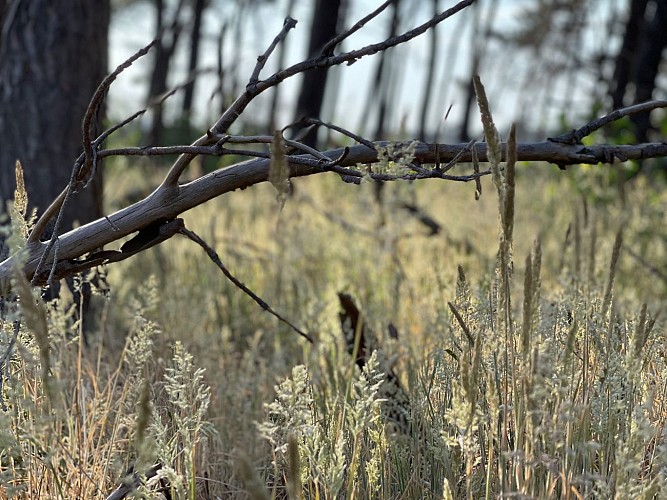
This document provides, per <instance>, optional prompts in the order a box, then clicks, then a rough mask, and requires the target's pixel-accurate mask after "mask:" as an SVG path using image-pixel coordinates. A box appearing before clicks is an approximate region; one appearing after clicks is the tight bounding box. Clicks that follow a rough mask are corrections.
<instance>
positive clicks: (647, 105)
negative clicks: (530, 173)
mask: <svg viewBox="0 0 667 500" xmlns="http://www.w3.org/2000/svg"><path fill="white" fill-rule="evenodd" d="M657 108H667V100H661V101H648V102H642V103H640V104H635V105H633V106H628V107H627V108H621V109H617V110H615V111H612V112H611V113H609V114H608V115H605V116H603V117H601V118H596V119H595V120H592V121H590V122H588V123H587V124H586V125H584V126H583V127H580V128H578V129H576V130H572V131H571V132H568V133H566V134H562V135H559V136H557V137H552V138H550V139H549V140H551V141H554V142H560V143H563V144H581V140H582V139H583V138H584V137H586V136H589V135H591V134H592V133H593V132H595V131H596V130H598V129H600V128H602V127H604V126H605V125H608V124H610V123H612V122H614V121H616V120H619V119H621V118H623V117H624V116H629V115H633V114H635V113H643V112H646V111H651V110H654V109H657Z"/></svg>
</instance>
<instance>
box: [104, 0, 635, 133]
mask: <svg viewBox="0 0 667 500" xmlns="http://www.w3.org/2000/svg"><path fill="white" fill-rule="evenodd" d="M496 1H497V2H498V4H497V5H498V9H497V10H496V11H495V15H494V18H493V22H492V27H493V29H494V30H496V31H499V32H511V31H513V30H516V29H518V26H519V25H520V23H521V20H522V16H523V15H524V12H525V9H526V7H527V6H529V5H530V4H531V3H534V0H496ZM591 1H594V2H596V5H597V7H595V8H594V9H593V13H594V17H595V21H596V22H597V23H599V24H600V25H603V24H604V22H605V19H606V17H608V16H609V15H610V13H611V12H614V9H618V8H619V6H620V5H621V4H622V3H623V2H622V0H591ZM491 2H492V0H479V3H478V6H477V8H476V9H471V8H469V9H465V10H464V11H463V12H461V13H459V14H456V15H455V16H453V17H452V18H450V19H447V20H445V21H444V22H443V23H441V24H440V25H439V26H438V27H437V28H436V29H437V36H438V40H439V42H438V43H439V45H441V46H442V51H441V54H442V56H441V57H440V58H439V62H438V65H437V68H436V77H435V82H434V87H435V92H434V96H433V104H432V106H430V107H429V111H428V113H429V114H428V118H429V123H430V128H431V130H433V131H435V130H436V129H437V130H438V131H439V132H438V139H439V140H443V141H447V140H451V139H452V138H454V137H455V135H456V132H457V131H458V124H459V122H460V120H461V117H462V114H463V112H464V109H465V105H464V102H463V99H464V92H463V91H464V88H465V86H466V84H467V82H468V78H469V75H470V62H471V58H472V47H473V45H474V43H475V41H474V40H473V39H472V37H471V32H472V31H471V25H472V22H473V21H474V19H475V18H477V19H486V16H488V13H489V12H490V10H489V9H490V7H491ZM313 3H314V2H312V1H311V0H296V2H295V9H294V11H293V12H292V13H291V16H292V17H294V18H295V19H297V21H299V22H298V24H297V26H296V28H295V29H294V30H292V31H291V32H290V34H289V36H288V38H287V40H286V43H287V61H288V64H293V63H296V62H299V61H301V60H302V59H303V58H304V57H305V50H306V47H307V39H308V31H309V24H310V17H311V13H312V4H313ZM379 3H380V2H379V0H376V1H370V0H353V1H352V8H351V9H350V11H349V13H348V20H347V25H348V26H349V25H351V24H352V23H353V22H356V21H357V20H358V19H360V18H361V17H363V16H364V15H365V14H367V13H368V12H370V11H371V10H373V9H374V8H375V7H376V6H377V5H379ZM455 3H456V2H455V1H454V0H441V1H440V8H441V10H444V9H446V8H449V7H451V6H452V5H454V4H455ZM224 4H225V2H221V5H222V6H217V5H216V6H213V7H211V8H210V9H209V10H208V14H207V17H206V19H205V23H204V33H206V39H205V40H204V42H203V44H202V49H201V54H202V60H201V61H200V66H201V67H206V66H210V67H214V66H215V64H216V60H217V47H216V44H215V43H216V42H215V40H214V38H215V36H217V33H218V32H219V26H220V19H221V18H223V17H224V12H223V11H221V9H222V8H224V7H223V6H224ZM286 4H287V0H277V1H275V2H274V3H273V4H272V5H270V6H264V7H261V8H257V9H256V11H255V12H254V13H253V16H251V17H250V18H249V22H248V26H247V27H246V29H245V30H244V31H245V38H244V40H243V44H242V47H231V46H228V47H227V48H226V51H225V54H224V58H225V59H226V60H231V58H232V57H233V55H232V51H240V52H239V54H240V60H241V64H242V68H243V69H242V71H241V74H242V75H247V77H249V76H250V74H251V72H252V69H253V67H254V64H255V60H256V57H257V55H258V54H260V53H262V52H264V50H265V49H266V47H267V46H268V44H269V43H270V41H271V40H272V39H273V37H274V36H275V35H276V34H277V33H278V32H279V31H280V29H281V27H282V24H283V19H284V17H285V15H286ZM406 4H407V5H408V7H409V8H408V9H407V13H406V15H404V19H402V29H409V28H411V27H414V26H417V25H418V24H420V23H421V22H424V21H425V20H427V19H428V18H429V17H430V16H431V11H430V10H431V3H430V2H416V1H414V0H413V3H412V4H410V3H409V2H406ZM605 16H606V17H605ZM407 17H409V19H407ZM388 21H389V16H388V13H386V12H385V13H383V15H381V16H380V17H378V18H377V19H375V20H374V21H373V22H371V23H369V24H368V25H367V26H366V27H365V28H364V29H362V30H360V31H359V32H358V33H357V34H355V35H353V36H352V37H350V38H349V39H348V40H347V41H346V42H345V44H344V45H343V49H344V50H350V49H353V48H359V47H362V46H365V45H368V44H370V43H374V42H378V41H381V40H382V39H383V38H384V34H385V32H386V29H387V28H386V27H387V24H388ZM153 34H154V27H153V11H152V8H151V7H150V5H149V4H148V3H141V2H140V3H138V4H135V5H132V6H131V7H127V8H125V9H122V10H120V11H118V10H117V11H116V13H115V15H114V16H113V18H112V24H111V28H110V65H111V67H115V66H116V65H118V64H120V63H121V62H123V60H124V59H126V58H127V57H128V56H129V55H131V54H132V53H133V52H135V51H136V50H138V49H139V48H140V47H141V46H143V45H145V44H147V43H148V42H149V41H150V40H151V38H152V36H153ZM581 40H582V44H583V45H584V46H585V47H587V50H595V49H596V48H597V47H604V48H605V49H608V48H609V47H608V44H609V43H613V40H611V39H610V38H609V37H606V36H605V33H604V31H603V30H602V31H601V32H598V33H595V32H594V31H593V30H589V32H587V33H585V34H584V35H582V36H581ZM428 43H429V38H428V34H426V35H423V36H421V37H418V38H416V39H414V40H412V41H410V42H408V43H407V44H406V45H404V46H401V47H397V48H396V49H394V50H395V52H396V54H395V59H394V61H395V64H401V66H402V67H401V69H400V71H401V72H404V75H403V78H400V79H399V80H398V81H397V85H398V88H399V92H398V95H399V97H398V98H397V100H396V101H397V102H396V103H395V105H394V106H393V107H392V112H391V114H390V116H389V118H388V120H389V127H388V128H390V129H393V130H395V131H396V133H398V131H399V130H400V129H401V128H402V129H404V132H403V133H406V134H408V135H409V134H410V133H411V132H414V131H415V130H416V127H417V123H418V120H419V113H420V108H421V96H422V95H423V87H424V83H423V81H424V71H425V68H426V67H427V56H428ZM453 44H454V45H453ZM547 49H548V48H547ZM612 50H613V48H612ZM488 53H489V56H488V57H487V58H486V59H485V60H483V61H482V64H481V66H480V70H479V73H480V76H481V78H482V81H483V82H484V84H485V86H486V87H487V92H488V95H489V98H490V103H491V109H492V111H493V112H494V117H495V120H496V123H497V125H498V128H499V130H500V132H501V135H506V131H507V130H508V129H509V125H510V123H511V122H512V121H520V122H521V123H525V125H526V126H525V128H526V129H528V128H530V129H531V130H533V131H534V130H535V129H540V128H546V129H553V128H554V127H555V126H557V125H558V120H559V115H561V114H563V113H565V114H567V115H569V116H570V119H572V120H575V119H578V118H579V119H580V117H577V116H576V115H577V112H576V110H581V109H589V108H590V96H591V95H592V94H593V91H592V90H593V86H594V85H595V84H596V82H594V81H592V80H591V78H590V77H587V75H586V73H585V72H582V73H581V75H577V76H576V77H575V79H576V81H575V82H560V81H555V83H554V86H553V87H549V89H550V91H552V92H553V93H554V94H555V95H556V96H558V94H559V93H565V92H572V91H574V92H576V95H575V96H574V99H573V101H572V102H573V103H574V104H575V106H570V107H572V108H576V109H574V110H570V109H567V110H563V109H562V107H561V108H559V103H558V98H556V99H555V100H554V102H553V106H551V107H550V108H549V109H548V110H546V111H545V110H543V109H541V110H539V111H538V110H536V109H535V106H534V102H531V99H533V100H534V99H535V96H536V95H539V86H540V85H541V84H542V83H541V81H542V80H544V79H545V78H547V79H548V78H550V77H549V76H548V75H539V74H534V73H533V71H534V69H533V68H534V67H535V66H536V65H535V57H536V56H535V54H530V53H524V52H520V53H517V52H516V51H514V50H512V49H510V48H508V46H507V44H505V45H503V44H501V43H494V45H493V46H492V47H491V49H490V51H489V52H488ZM185 55H186V54H185V52H184V51H181V52H180V53H179V54H178V57H177V60H176V65H175V68H176V71H175V72H174V75H173V77H172V81H170V84H171V85H175V84H177V83H179V82H181V81H183V80H184V79H185V75H186V73H187V72H186V71H185V65H186V57H185ZM377 57H378V56H371V57H368V58H364V59H362V60H360V61H358V62H357V63H355V64H354V65H352V66H343V67H338V68H335V69H334V70H333V72H332V74H331V75H330V78H334V79H337V80H339V81H340V89H339V91H338V93H337V96H336V101H335V102H336V104H335V105H331V104H329V105H328V106H326V105H325V109H324V111H323V114H324V116H323V117H322V118H323V119H324V120H326V121H332V122H335V123H337V124H339V125H341V126H344V127H347V128H350V129H352V130H356V131H359V129H360V128H361V129H363V128H364V118H365V117H363V116H361V112H362V110H363V109H364V103H365V100H366V99H367V96H368V92H369V85H370V84H369V83H368V82H369V78H370V75H371V74H372V72H373V71H374V69H375V65H376V64H377ZM272 62H275V61H271V60H270V61H269V63H268V64H267V67H266V68H265V70H264V72H263V73H262V76H268V75H269V74H270V73H271V72H272V71H273V70H275V66H274V65H273V64H272ZM149 71H150V60H149V59H148V58H144V59H143V60H141V61H139V62H138V63H136V64H135V66H133V67H132V68H131V69H130V70H128V71H127V72H126V74H123V75H121V77H120V78H119V80H118V82H117V83H115V84H114V86H113V87H112V89H111V92H110V98H109V99H110V101H109V102H110V106H109V111H108V114H109V116H110V117H111V118H112V119H116V120H118V119H122V118H124V117H125V116H127V115H129V114H131V113H132V112H134V111H135V110H136V109H139V108H140V107H141V106H142V103H143V102H144V100H145V93H146V84H147V80H148V75H149ZM197 85H198V87H197V95H198V98H197V102H196V108H197V117H198V119H199V121H201V124H202V127H205V126H206V125H207V124H210V123H212V122H214V121H215V120H216V119H217V114H216V110H218V108H219V106H218V105H217V103H215V101H213V102H212V101H211V99H210V96H211V94H212V91H213V89H214V85H215V79H214V78H212V77H204V78H202V79H200V81H198V83H197ZM298 86H299V77H294V78H291V79H289V80H287V81H285V82H284V83H282V84H281V111H282V112H281V115H280V121H281V123H279V125H285V124H287V123H290V122H291V121H292V119H293V111H292V110H293V106H294V102H295V96H296V95H297V92H298V88H299V87H298ZM528 87H530V89H531V92H533V94H532V97H531V94H529V93H528ZM535 87H537V90H536V89H535ZM573 88H574V90H572V89H573ZM328 97H329V98H331V95H330V93H329V94H328ZM268 99H269V95H268V93H267V95H264V96H260V98H258V100H257V102H256V103H255V104H253V105H252V106H251V107H250V108H248V110H247V113H250V114H251V115H250V116H252V117H253V118H254V119H256V120H258V121H260V122H261V121H262V119H263V118H262V117H263V116H265V112H266V103H267V101H268ZM177 102H180V101H179V98H178V97H177ZM568 102H569V101H568ZM450 105H451V106H452V110H451V113H450V115H449V116H448V118H447V120H446V121H444V116H445V113H446V111H447V109H448V108H449V106H450ZM531 105H532V107H531ZM579 114H580V115H581V113H579ZM478 128H479V129H481V126H480V127H478ZM533 133H534V132H533ZM520 138H521V128H520Z"/></svg>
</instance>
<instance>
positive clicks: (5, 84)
mask: <svg viewBox="0 0 667 500" xmlns="http://www.w3.org/2000/svg"><path fill="white" fill-rule="evenodd" d="M1 21H2V31H1V32H0V33H1V35H0V36H1V38H0V137H2V144H1V145H0V196H1V197H2V200H5V201H6V200H9V199H13V197H14V189H15V185H16V183H15V174H14V172H15V170H14V166H15V162H16V160H20V161H21V164H22V165H23V171H24V177H25V182H26V187H27V191H28V198H29V203H30V206H31V207H36V208H37V209H38V211H40V212H41V211H43V210H44V209H45V208H46V207H47V206H48V205H49V203H50V202H51V201H52V200H53V199H54V198H55V197H56V196H57V195H58V194H59V193H60V192H61V191H62V190H63V189H64V188H65V186H67V184H68V182H69V180H70V175H71V171H72V166H73V164H74V161H75V160H76V158H77V157H78V156H79V154H80V153H81V151H82V131H81V121H82V119H83V116H84V114H85V112H86V109H87V107H88V103H89V100H90V98H91V97H92V95H93V93H94V92H95V89H96V88H97V86H98V84H99V83H100V82H101V81H102V79H103V78H104V77H105V75H106V73H107V46H108V40H107V33H108V25H109V1H108V0H30V1H29V2H25V1H23V2H21V1H19V0H14V1H13V2H9V3H7V4H5V9H4V11H3V14H2V19H1ZM97 118H98V120H97V125H98V130H99V125H100V121H101V116H98V117H97ZM4 209H5V207H4V204H3V207H2V210H3V211H4ZM101 215H102V177H101V169H100V170H99V171H98V172H97V175H96V177H95V179H94V180H93V181H92V182H91V184H90V185H89V186H88V187H87V188H86V189H84V190H82V191H81V192H80V193H78V194H76V195H75V196H74V197H73V198H72V199H71V200H70V203H69V205H68V207H67V208H66V210H65V213H64V219H63V224H62V226H61V229H60V230H61V231H62V232H64V231H67V230H69V229H71V227H72V223H73V222H74V221H75V220H78V221H79V223H81V224H83V223H87V222H89V221H92V220H95V219H98V218H99V217H101Z"/></svg>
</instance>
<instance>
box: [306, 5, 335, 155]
mask: <svg viewBox="0 0 667 500" xmlns="http://www.w3.org/2000/svg"><path fill="white" fill-rule="evenodd" d="M345 6H346V0H317V1H316V2H315V8H314V9H313V19H312V22H311V25H310V41H309V43H308V57H315V56H317V55H318V54H319V53H320V52H321V51H322V48H323V47H324V45H325V44H326V43H327V42H328V41H329V40H331V39H332V38H334V37H335V36H336V32H337V28H338V27H339V26H340V23H342V22H343V19H344V12H345ZM327 75H328V68H321V69H315V70H312V71H308V72H306V73H304V75H303V80H301V90H300V92H299V99H298V101H297V105H296V114H295V121H296V120H299V119H301V118H303V117H311V118H319V117H320V111H321V109H322V103H323V101H324V90H325V87H326V84H327ZM301 142H302V143H303V144H306V145H308V146H311V147H316V146H317V130H315V129H313V130H311V131H310V132H309V133H308V134H307V135H306V137H304V138H303V139H302V140H301Z"/></svg>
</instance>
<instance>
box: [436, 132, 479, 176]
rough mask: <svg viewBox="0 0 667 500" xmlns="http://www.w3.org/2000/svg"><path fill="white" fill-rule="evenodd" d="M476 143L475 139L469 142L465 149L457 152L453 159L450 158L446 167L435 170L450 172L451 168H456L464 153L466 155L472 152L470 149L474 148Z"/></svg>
mask: <svg viewBox="0 0 667 500" xmlns="http://www.w3.org/2000/svg"><path fill="white" fill-rule="evenodd" d="M476 142H477V140H476V139H473V140H471V141H470V142H469V143H468V145H467V146H466V147H465V148H462V149H461V151H459V152H458V153H457V154H456V156H454V158H452V159H451V160H450V161H449V163H447V165H445V167H444V168H441V169H436V170H440V171H441V172H447V171H449V170H451V169H452V168H454V167H455V166H456V164H457V163H458V162H459V160H460V159H461V157H462V156H463V155H464V154H465V153H468V152H469V151H470V150H472V148H473V147H474V146H475V143H476ZM438 149H439V148H438ZM438 155H439V151H438Z"/></svg>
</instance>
